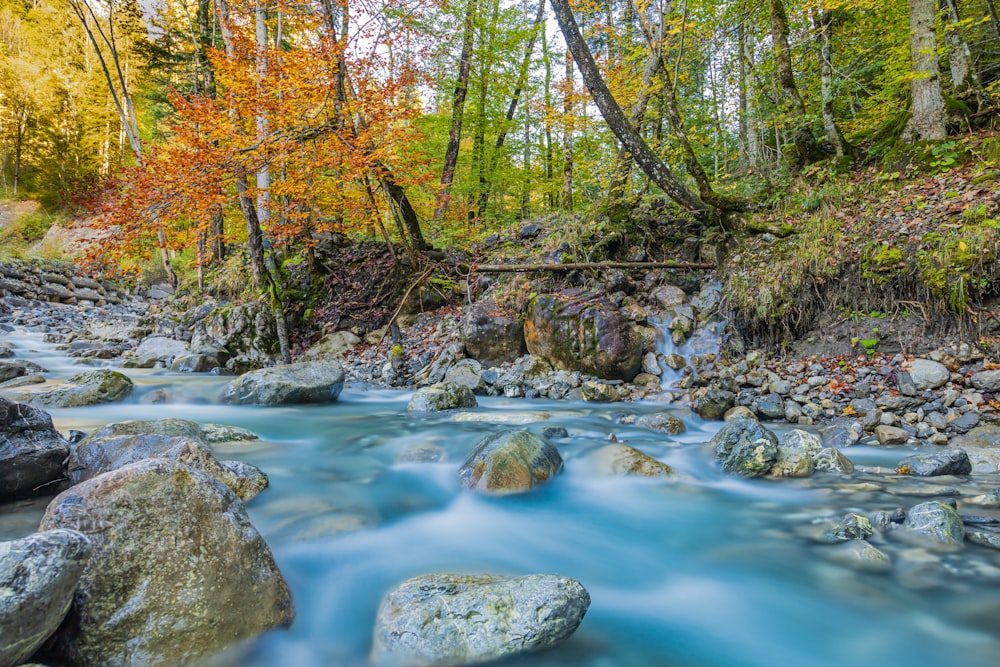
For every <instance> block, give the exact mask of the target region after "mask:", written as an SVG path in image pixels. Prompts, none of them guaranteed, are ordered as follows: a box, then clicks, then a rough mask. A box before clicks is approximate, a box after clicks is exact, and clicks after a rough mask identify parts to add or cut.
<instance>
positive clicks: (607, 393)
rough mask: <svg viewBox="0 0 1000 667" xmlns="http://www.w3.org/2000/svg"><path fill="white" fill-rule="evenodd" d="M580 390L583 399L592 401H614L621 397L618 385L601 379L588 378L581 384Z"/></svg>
mask: <svg viewBox="0 0 1000 667" xmlns="http://www.w3.org/2000/svg"><path fill="white" fill-rule="evenodd" d="M580 390H581V392H582V393H583V400H585V401H590V402H592V403H613V402H615V401H617V400H618V399H619V398H620V397H621V395H620V393H619V391H618V385H616V384H611V383H609V382H601V381H600V380H587V381H586V382H584V383H583V384H582V385H580Z"/></svg>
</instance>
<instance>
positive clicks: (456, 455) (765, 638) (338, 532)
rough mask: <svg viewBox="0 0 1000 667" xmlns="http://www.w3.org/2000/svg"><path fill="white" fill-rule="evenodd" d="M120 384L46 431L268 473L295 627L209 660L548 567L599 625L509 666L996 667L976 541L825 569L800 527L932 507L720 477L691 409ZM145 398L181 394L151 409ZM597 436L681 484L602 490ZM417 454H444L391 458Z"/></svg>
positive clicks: (638, 481) (239, 661)
mask: <svg viewBox="0 0 1000 667" xmlns="http://www.w3.org/2000/svg"><path fill="white" fill-rule="evenodd" d="M6 340H8V341H10V342H12V343H13V344H14V346H15V351H16V356H17V357H18V358H21V359H28V360H31V361H35V362H36V363H39V364H41V365H42V366H44V367H46V368H48V369H49V370H50V371H52V372H51V373H50V376H51V377H65V376H68V375H70V374H73V373H75V372H79V371H80V370H81V366H79V365H74V364H73V363H72V361H74V360H72V359H70V358H68V357H66V356H65V355H64V354H63V353H62V352H60V351H58V350H56V349H55V346H54V345H53V344H50V343H46V342H44V341H43V334H42V333H40V332H30V331H24V330H18V331H16V332H14V333H11V334H8V335H7V336H6ZM123 372H125V373H127V374H128V375H129V376H130V377H132V379H133V380H134V382H135V384H136V392H135V394H134V395H133V397H132V398H131V399H129V400H128V401H127V402H124V403H119V404H111V405H104V406H97V407H87V408H74V409H58V410H51V411H50V412H51V414H52V417H53V421H54V422H55V425H56V427H57V428H59V429H60V430H61V431H63V433H66V432H67V431H68V430H69V429H79V430H82V431H91V430H93V429H96V428H99V427H101V426H103V425H104V424H106V423H108V422H113V421H124V420H129V419H162V418H166V417H177V418H183V419H190V420H194V421H198V422H204V423H208V422H214V423H224V424H232V425H236V426H241V427H245V428H248V429H251V430H252V431H254V432H256V433H258V434H259V435H260V436H261V440H260V441H254V442H244V443H238V444H235V445H226V446H223V447H220V448H218V450H217V454H218V456H219V458H220V459H242V460H245V461H248V462H250V463H252V464H254V465H256V466H258V467H260V468H261V469H262V470H264V471H265V472H266V473H267V475H268V476H269V477H270V482H271V485H270V488H269V489H267V490H266V491H265V492H263V493H262V494H261V495H259V496H258V497H256V498H255V499H253V500H252V501H251V502H250V503H249V505H248V510H249V513H250V516H251V519H252V520H253V522H254V524H255V525H256V527H257V528H258V529H259V530H260V532H261V533H262V534H263V536H264V537H265V539H266V540H267V542H268V544H269V545H270V547H271V549H272V551H273V553H274V556H275V559H276V561H277V563H278V565H279V567H280V568H281V570H282V572H283V573H284V575H285V577H286V578H287V580H288V582H289V584H290V586H291V588H292V592H293V595H294V598H295V605H296V610H297V614H296V620H295V623H294V625H293V626H292V627H291V629H289V630H280V631H274V632H270V633H268V634H266V635H264V636H262V637H260V638H258V639H256V640H253V641H251V642H247V643H245V644H243V645H241V646H238V647H234V648H233V649H231V650H230V651H227V652H226V653H225V654H223V655H221V656H217V657H216V658H214V659H213V660H212V661H211V663H210V664H211V665H212V666H214V667H235V666H237V665H240V666H245V667H264V666H277V665H291V666H295V667H314V666H315V667H319V666H325V667H329V666H337V667H355V666H361V665H366V664H367V661H368V651H369V649H370V643H371V633H372V627H373V622H374V618H375V612H376V609H377V607H378V604H379V601H380V599H381V597H382V596H383V595H384V594H385V593H386V592H387V591H389V590H390V589H392V588H393V587H394V586H395V585H397V584H398V583H400V582H401V581H403V580H404V579H407V578H409V577H412V576H416V575H421V574H429V573H434V572H465V573H487V572H488V573H505V574H528V573H557V574H562V575H568V576H571V577H575V578H577V579H579V580H580V582H582V583H583V585H584V586H585V587H586V588H587V589H588V590H589V591H590V594H591V597H592V600H593V602H592V605H591V607H590V611H589V612H588V613H587V616H586V617H585V618H584V621H583V623H582V625H581V626H580V628H579V630H577V632H576V634H575V635H573V636H572V637H571V638H570V639H569V640H568V641H566V642H564V643H563V644H561V645H559V646H557V647H554V648H552V649H549V650H546V651H543V652H540V653H535V654H529V655H524V656H519V657H516V658H512V659H508V660H506V661H503V662H501V663H498V664H501V665H519V666H520V665H524V666H532V667H558V666H563V665H565V666H569V665H574V666H581V667H647V666H652V665H657V666H661V665H665V666H676V667H737V666H739V667H743V666H748V667H749V666H753V667H757V666H759V667H775V666H783V665H795V666H796V667H832V666H834V665H836V666H838V667H839V666H841V665H851V666H852V667H892V666H896V665H899V666H903V665H906V666H908V667H920V666H923V665H927V666H930V665H948V666H950V667H978V666H983V667H985V666H987V665H990V666H995V665H996V664H997V663H998V660H1000V658H998V656H1000V551H996V550H990V549H987V548H985V547H979V546H976V545H972V544H967V545H966V547H965V550H964V551H963V552H961V553H959V554H936V553H933V552H931V551H927V550H924V549H922V547H917V546H912V545H902V544H898V543H892V537H891V535H890V536H889V537H882V538H872V543H873V544H875V545H876V546H878V547H879V548H880V549H884V550H885V551H886V552H887V553H890V554H891V555H892V556H893V558H894V562H895V565H894V568H893V570H892V571H891V572H888V573H873V572H863V571H860V570H857V569H855V568H852V567H850V566H845V565H840V564H837V563H834V562H832V561H831V560H830V559H828V558H827V557H826V556H825V554H826V553H827V550H829V549H831V548H832V547H830V546H829V545H826V544H821V543H818V542H816V541H814V540H810V539H808V537H806V536H805V533H804V531H803V528H808V527H809V526H811V525H814V524H815V523H816V522H818V521H819V520H823V519H836V518H838V517H840V516H841V515H842V514H843V513H844V512H845V511H847V510H855V511H863V512H871V511H874V510H879V509H893V508H895V507H905V508H908V507H910V506H912V505H914V504H916V503H918V502H923V501H924V500H926V499H927V498H920V497H911V498H907V497H905V494H904V495H901V494H899V493H895V494H890V493H888V492H884V491H873V490H871V489H868V490H858V488H857V486H858V485H857V482H858V480H857V479H854V478H846V477H845V478H842V477H837V476H825V477H823V478H822V479H819V478H813V479H806V480H777V481H769V480H744V479H738V478H734V477H731V476H728V475H725V474H723V473H722V472H721V471H720V470H719V468H718V466H717V465H716V464H715V462H714V460H713V456H712V452H711V450H710V449H709V448H707V447H706V446H704V443H706V442H707V441H708V440H709V439H710V438H711V436H712V435H713V433H714V432H715V431H716V430H718V428H719V427H720V426H721V423H718V422H713V423H709V422H704V421H702V420H701V419H700V418H698V417H697V416H694V415H692V414H691V413H690V412H688V411H687V410H685V409H683V408H679V407H672V406H663V405H658V404H656V403H652V402H649V403H642V404H593V403H583V402H578V403H568V402H552V401H538V400H525V399H505V398H488V397H487V398H484V397H480V398H479V401H480V406H479V407H478V408H476V409H472V410H463V411H458V412H445V413H429V414H413V413H408V412H407V411H406V406H407V401H408V400H409V398H410V396H411V395H412V394H411V393H409V392H397V391H390V390H382V389H373V388H366V387H363V386H356V385H350V384H349V385H347V386H346V387H345V388H344V391H343V393H342V394H341V396H340V399H339V401H337V402H336V403H333V404H330V405H324V406H301V407H274V408H261V407H231V406H226V405H221V404H219V403H217V402H215V396H216V395H217V394H218V393H219V391H220V390H221V389H222V386H223V385H224V384H225V383H226V382H227V381H229V380H230V379H231V378H220V377H214V376H211V375H200V374H177V373H170V372H168V371H166V370H163V369H155V370H135V369H128V370H125V371H123ZM157 390H166V391H168V392H171V393H172V394H173V395H175V396H176V397H179V398H177V402H171V403H167V404H155V405H150V404H146V403H144V402H143V396H144V395H146V394H148V393H149V392H152V391H157ZM664 410H668V411H670V412H672V413H673V414H674V415H675V416H678V417H680V418H682V419H683V420H684V422H685V423H686V424H687V429H688V430H687V432H686V433H684V434H683V435H681V436H676V437H669V436H665V435H661V434H658V433H654V432H651V431H649V430H647V429H643V428H640V427H637V426H632V425H625V424H622V423H619V419H620V417H621V416H622V415H625V414H644V413H652V412H660V411H664ZM512 424H519V425H516V426H512ZM543 426H562V427H565V428H566V430H567V431H568V433H569V436H568V437H566V438H554V439H553V442H554V443H555V444H556V445H557V446H558V448H559V450H560V452H561V454H562V456H563V458H564V460H565V468H564V470H563V473H562V474H561V475H560V476H559V477H557V478H556V479H555V480H553V481H552V482H551V483H549V484H548V485H546V486H544V487H542V488H540V489H537V490H536V491H534V492H532V493H528V494H524V495H521V496H515V497H486V496H482V495H477V494H472V493H468V492H462V491H460V490H459V487H458V478H457V470H458V468H459V466H460V465H461V464H462V463H463V461H464V460H465V459H466V457H467V455H468V453H469V452H470V451H471V450H472V448H473V446H474V445H475V443H476V442H477V441H478V440H479V439H480V438H482V437H483V436H485V435H487V434H490V433H493V432H495V431H497V430H499V429H503V428H527V429H529V430H533V431H536V432H538V431H539V430H540V429H541V428H542V427H543ZM610 434H614V435H615V436H617V438H618V440H619V441H621V442H624V443H627V444H629V445H631V446H633V447H636V448H638V449H640V450H642V451H643V452H645V453H647V454H649V455H651V456H653V457H655V458H657V459H659V460H661V461H663V462H665V463H667V464H668V465H670V466H671V467H673V468H674V469H675V470H677V471H679V472H681V473H683V474H684V475H685V476H686V479H685V480H683V481H677V482H663V481H656V480H648V479H642V478H618V479H609V478H606V477H603V476H602V475H600V474H599V473H598V472H597V471H596V470H595V469H593V468H592V467H591V466H590V464H589V463H590V462H589V460H588V458H587V454H588V452H590V451H592V450H594V449H596V448H597V447H600V446H601V445H604V444H607V441H608V437H609V435H610ZM427 446H433V447H434V448H439V449H435V450H433V451H434V452H436V453H437V455H439V456H443V458H442V459H441V460H439V461H434V462H424V461H410V462H400V457H401V455H403V453H404V452H409V451H412V450H414V448H416V447H424V448H427ZM846 453H847V454H848V455H849V456H850V457H851V458H852V459H853V460H854V461H855V462H856V463H861V464H863V465H887V464H890V463H891V462H894V461H895V460H897V459H898V456H899V454H898V452H895V453H893V454H892V455H889V454H887V453H886V451H885V450H884V448H867V449H865V448H860V447H859V448H851V450H850V451H847V452H846ZM411 458H412V457H411ZM852 484H853V485H854V486H852ZM992 485H993V487H996V485H997V480H995V479H994V480H992ZM48 500H49V499H48V498H41V499H38V500H34V501H25V502H18V503H11V504H7V505H4V506H0V538H2V539H12V538H15V537H21V536H24V535H27V534H29V533H31V532H33V531H34V530H35V529H36V528H37V525H38V520H39V519H40V517H41V515H42V513H43V512H44V509H45V506H46V505H47V503H48ZM978 513H980V514H982V513H985V512H978ZM879 539H880V540H881V541H878V540H879ZM887 543H888V546H886V545H887ZM914 551H916V552H917V553H915V554H914V553H912V552H914ZM901 554H902V555H904V556H906V555H907V554H908V555H909V557H906V558H898V556H899V555H901ZM251 602H252V601H248V604H249V603H251Z"/></svg>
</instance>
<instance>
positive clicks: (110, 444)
mask: <svg viewBox="0 0 1000 667" xmlns="http://www.w3.org/2000/svg"><path fill="white" fill-rule="evenodd" d="M157 458H158V459H171V460H174V461H179V462H180V463H183V464H185V465H187V466H189V467H191V468H194V469H195V470H200V471H201V472H203V473H205V474H206V475H210V476H211V477H214V478H215V479H217V480H219V481H220V482H222V483H223V484H225V485H226V486H228V487H229V488H230V489H232V491H233V493H235V494H236V495H237V496H239V497H240V500H243V501H247V500H250V499H251V498H253V497H254V496H256V495H257V494H258V493H260V492H261V491H263V490H264V489H266V488H267V484H268V480H267V475H265V474H264V473H263V472H262V471H261V470H260V469H259V468H257V467H256V466H252V465H250V464H249V463H242V464H239V465H238V466H232V465H229V464H227V463H223V462H221V461H219V460H218V459H216V458H215V455H214V454H213V453H212V451H211V450H210V449H209V448H208V447H207V446H206V445H204V444H202V443H201V442H199V441H198V440H193V439H191V438H187V437H182V436H167V435H155V434H140V435H120V436H114V437H110V438H93V437H90V438H87V439H85V440H83V441H82V442H80V443H79V444H78V445H77V446H76V447H75V448H73V453H72V454H71V455H70V457H69V459H68V460H67V461H66V471H67V474H68V475H69V479H70V481H71V482H73V483H74V484H79V483H80V482H83V481H86V480H88V479H91V478H93V477H97V476H98V475H101V474H104V473H106V472H110V471H112V470H117V469H118V468H121V467H122V466H126V465H128V464H130V463H135V462H136V461H141V460H143V459H157Z"/></svg>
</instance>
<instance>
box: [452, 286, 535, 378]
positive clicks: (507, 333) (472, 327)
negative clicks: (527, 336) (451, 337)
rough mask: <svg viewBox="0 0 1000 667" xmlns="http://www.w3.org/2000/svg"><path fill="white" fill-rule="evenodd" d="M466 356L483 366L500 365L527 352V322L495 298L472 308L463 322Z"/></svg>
mask: <svg viewBox="0 0 1000 667" xmlns="http://www.w3.org/2000/svg"><path fill="white" fill-rule="evenodd" d="M462 343H463V345H464V346H465V356H467V357H469V358H471V359H476V360H477V361H479V362H480V363H482V364H483V366H486V367H490V366H499V365H500V364H503V363H506V362H508V361H514V360H515V359H517V358H518V357H520V356H521V355H523V354H524V352H525V350H526V348H525V343H524V325H523V324H521V321H520V320H519V319H518V318H516V317H513V316H511V315H510V314H508V313H507V312H506V311H505V310H503V309H502V308H500V307H499V306H497V304H496V303H495V302H493V301H482V302H479V303H476V304H474V305H473V306H472V307H471V308H469V310H468V312H467V314H466V316H465V320H464V321H463V323H462Z"/></svg>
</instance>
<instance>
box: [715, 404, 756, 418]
mask: <svg viewBox="0 0 1000 667" xmlns="http://www.w3.org/2000/svg"><path fill="white" fill-rule="evenodd" d="M739 417H746V418H748V419H757V415H755V414H754V412H753V410H751V409H750V408H748V407H747V406H745V405H736V406H733V407H731V408H729V409H728V410H726V414H724V415H722V419H723V421H727V422H731V421H733V420H734V419H737V418H739Z"/></svg>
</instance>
